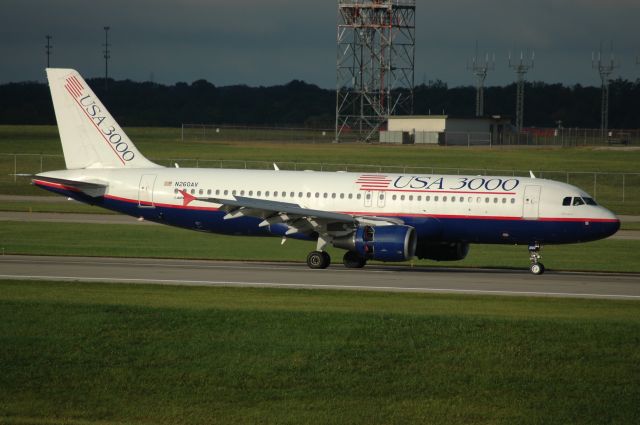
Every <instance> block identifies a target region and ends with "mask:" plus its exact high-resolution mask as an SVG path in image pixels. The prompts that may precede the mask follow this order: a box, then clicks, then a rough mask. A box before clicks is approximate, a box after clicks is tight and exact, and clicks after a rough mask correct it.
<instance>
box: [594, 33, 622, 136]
mask: <svg viewBox="0 0 640 425" xmlns="http://www.w3.org/2000/svg"><path fill="white" fill-rule="evenodd" d="M609 55H610V57H609V61H608V62H607V61H606V60H605V61H603V60H602V43H600V50H599V51H598V55H597V56H596V54H595V53H591V67H592V68H593V69H597V70H598V73H599V74H600V82H601V87H602V100H601V104H600V132H601V135H602V137H606V136H607V133H608V131H609V81H610V80H611V74H613V71H614V70H615V69H616V68H618V67H619V65H617V64H616V63H615V59H614V57H613V42H611V47H610V49H609Z"/></svg>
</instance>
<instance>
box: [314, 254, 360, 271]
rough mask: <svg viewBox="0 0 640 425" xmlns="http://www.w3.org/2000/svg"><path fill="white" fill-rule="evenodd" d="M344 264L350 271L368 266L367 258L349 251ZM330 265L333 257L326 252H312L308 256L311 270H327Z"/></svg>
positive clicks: (343, 259) (345, 255)
mask: <svg viewBox="0 0 640 425" xmlns="http://www.w3.org/2000/svg"><path fill="white" fill-rule="evenodd" d="M342 262H343V263H344V266H345V267H346V268H348V269H361V268H363V267H364V266H365V265H366V264H367V260H366V258H364V257H362V256H360V254H358V253H357V252H354V251H347V252H346V253H345V254H344V257H343V258H342ZM330 264H331V257H330V256H329V254H328V253H326V252H325V251H312V252H310V253H309V255H307V266H309V268H311V269H326V268H327V267H329V265H330Z"/></svg>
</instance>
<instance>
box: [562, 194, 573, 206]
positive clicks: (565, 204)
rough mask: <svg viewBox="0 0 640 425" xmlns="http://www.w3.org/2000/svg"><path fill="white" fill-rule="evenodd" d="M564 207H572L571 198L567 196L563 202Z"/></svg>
mask: <svg viewBox="0 0 640 425" xmlns="http://www.w3.org/2000/svg"><path fill="white" fill-rule="evenodd" d="M562 205H563V206H565V207H568V206H570V205H571V196H567V197H566V198H564V199H563V200H562Z"/></svg>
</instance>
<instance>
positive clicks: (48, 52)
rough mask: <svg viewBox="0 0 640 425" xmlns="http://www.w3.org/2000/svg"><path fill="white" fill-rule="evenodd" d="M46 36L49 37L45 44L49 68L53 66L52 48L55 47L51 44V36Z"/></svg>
mask: <svg viewBox="0 0 640 425" xmlns="http://www.w3.org/2000/svg"><path fill="white" fill-rule="evenodd" d="M45 37H46V38H47V44H46V45H45V46H44V48H45V51H46V52H47V68H50V67H51V61H50V57H51V49H52V48H53V46H52V45H51V36H50V35H46V36H45Z"/></svg>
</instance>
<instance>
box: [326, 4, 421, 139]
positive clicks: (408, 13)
mask: <svg viewBox="0 0 640 425" xmlns="http://www.w3.org/2000/svg"><path fill="white" fill-rule="evenodd" d="M415 10H416V1H415V0H338V26H337V32H338V34H337V47H338V59H337V66H336V68H337V72H336V74H337V83H336V139H335V140H336V142H339V141H340V137H341V136H342V135H343V134H345V133H347V132H351V133H352V134H354V133H355V134H357V135H358V138H359V140H363V141H369V140H371V139H372V138H373V136H374V135H375V133H376V132H377V131H378V130H379V129H380V127H381V126H382V125H383V124H384V122H385V121H386V120H387V118H388V117H389V115H394V114H400V113H405V114H407V113H408V114H411V113H413V86H414V62H415V44H416V38H415Z"/></svg>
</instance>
